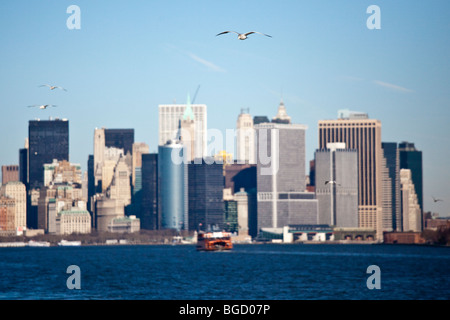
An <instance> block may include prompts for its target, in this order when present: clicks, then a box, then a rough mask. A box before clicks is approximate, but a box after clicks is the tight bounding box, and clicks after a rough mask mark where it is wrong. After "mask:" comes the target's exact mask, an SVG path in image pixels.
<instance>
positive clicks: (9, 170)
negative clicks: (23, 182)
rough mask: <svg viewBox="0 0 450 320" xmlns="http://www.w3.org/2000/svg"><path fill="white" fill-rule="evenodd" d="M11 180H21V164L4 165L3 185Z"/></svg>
mask: <svg viewBox="0 0 450 320" xmlns="http://www.w3.org/2000/svg"><path fill="white" fill-rule="evenodd" d="M10 181H19V166H18V165H9V166H2V185H4V184H7V183H8V182H10Z"/></svg>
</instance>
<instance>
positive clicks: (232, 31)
mask: <svg viewBox="0 0 450 320" xmlns="http://www.w3.org/2000/svg"><path fill="white" fill-rule="evenodd" d="M230 32H234V33H236V34H239V32H236V31H224V32H221V33H218V34H216V37H217V36H220V35H221V34H225V33H230Z"/></svg>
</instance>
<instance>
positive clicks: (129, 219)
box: [108, 215, 141, 233]
mask: <svg viewBox="0 0 450 320" xmlns="http://www.w3.org/2000/svg"><path fill="white" fill-rule="evenodd" d="M139 230H141V226H140V220H139V219H138V218H136V216H134V215H131V216H125V217H122V218H114V219H113V220H112V222H111V224H110V225H109V226H108V231H109V232H112V233H133V232H139Z"/></svg>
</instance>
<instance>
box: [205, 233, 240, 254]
mask: <svg viewBox="0 0 450 320" xmlns="http://www.w3.org/2000/svg"><path fill="white" fill-rule="evenodd" d="M232 248H233V243H232V242H231V234H230V233H229V232H200V233H199V234H198V235H197V250H199V251H220V250H231V249H232Z"/></svg>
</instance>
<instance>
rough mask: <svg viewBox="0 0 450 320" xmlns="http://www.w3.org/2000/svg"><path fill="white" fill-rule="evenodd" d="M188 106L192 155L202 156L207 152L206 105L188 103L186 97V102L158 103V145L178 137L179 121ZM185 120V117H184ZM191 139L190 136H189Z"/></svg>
mask: <svg viewBox="0 0 450 320" xmlns="http://www.w3.org/2000/svg"><path fill="white" fill-rule="evenodd" d="M188 107H190V108H191V109H192V112H189V114H192V115H193V117H194V119H190V121H193V123H192V125H193V126H194V128H193V130H191V129H189V132H192V131H193V132H194V137H193V138H192V139H193V140H194V142H193V145H194V156H195V158H203V157H204V156H206V152H207V131H206V130H207V120H206V119H207V118H206V115H207V114H206V112H207V107H206V105H204V104H192V105H191V104H190V99H189V98H188V103H187V104H169V105H159V143H158V144H159V145H160V146H163V145H165V144H166V143H167V141H169V140H176V139H179V136H180V122H181V121H183V117H184V115H185V113H186V109H187V108H188ZM184 120H187V119H184ZM190 139H191V138H190Z"/></svg>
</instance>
